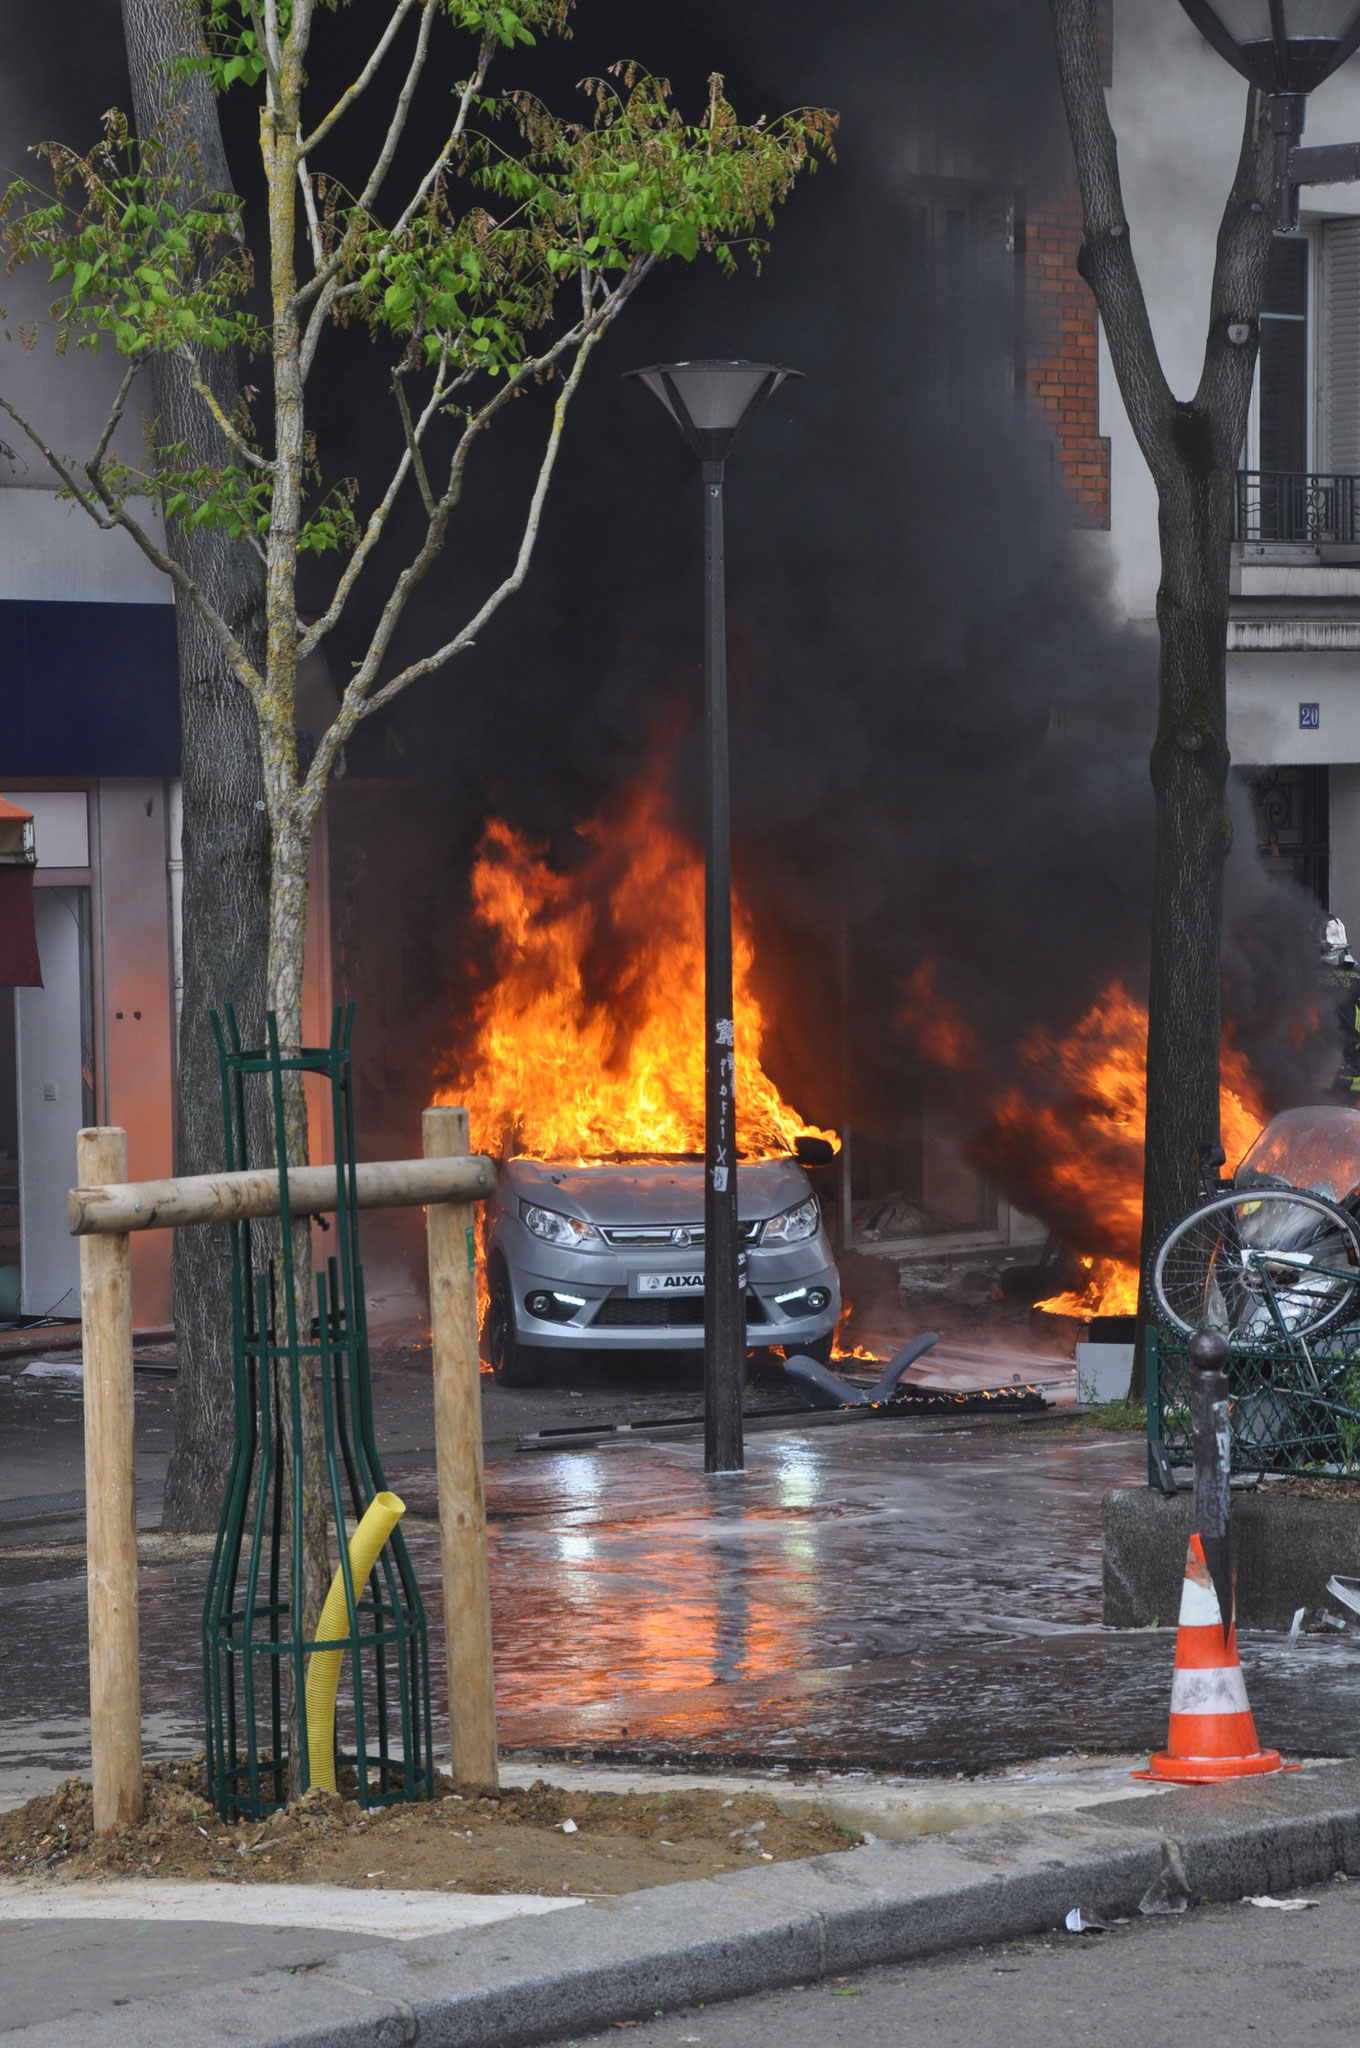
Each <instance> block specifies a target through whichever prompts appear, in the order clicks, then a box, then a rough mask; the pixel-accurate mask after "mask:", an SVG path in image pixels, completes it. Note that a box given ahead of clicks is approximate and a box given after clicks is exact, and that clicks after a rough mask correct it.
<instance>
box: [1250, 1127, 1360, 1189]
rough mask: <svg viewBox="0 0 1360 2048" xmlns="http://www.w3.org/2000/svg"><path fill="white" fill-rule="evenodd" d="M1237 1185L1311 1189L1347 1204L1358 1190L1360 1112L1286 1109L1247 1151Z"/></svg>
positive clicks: (1359, 1184) (1359, 1183)
mask: <svg viewBox="0 0 1360 2048" xmlns="http://www.w3.org/2000/svg"><path fill="white" fill-rule="evenodd" d="M1233 1186H1234V1187H1239V1188H1259V1187H1291V1188H1309V1189H1311V1190H1312V1192H1313V1193H1314V1194H1317V1195H1329V1196H1330V1197H1331V1199H1332V1200H1333V1201H1334V1202H1343V1201H1345V1199H1346V1197H1347V1196H1348V1195H1350V1194H1352V1193H1353V1192H1354V1191H1355V1189H1356V1188H1357V1187H1360V1111H1357V1110H1354V1109H1343V1108H1341V1107H1340V1105H1328V1106H1326V1107H1320V1106H1316V1105H1315V1106H1313V1107H1310V1108H1307V1109H1285V1110H1282V1111H1281V1112H1280V1114H1279V1116H1276V1117H1272V1118H1271V1120H1270V1122H1269V1123H1268V1124H1267V1125H1266V1127H1265V1129H1264V1130H1263V1131H1262V1132H1261V1135H1260V1137H1259V1138H1258V1139H1257V1140H1256V1143H1255V1144H1254V1145H1253V1146H1252V1148H1251V1150H1250V1151H1249V1152H1248V1153H1247V1155H1246V1157H1245V1159H1243V1161H1242V1164H1241V1165H1240V1166H1239V1167H1238V1169H1237V1172H1236V1173H1235V1174H1234V1175H1233Z"/></svg>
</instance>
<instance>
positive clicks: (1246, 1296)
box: [1148, 1188, 1360, 1343]
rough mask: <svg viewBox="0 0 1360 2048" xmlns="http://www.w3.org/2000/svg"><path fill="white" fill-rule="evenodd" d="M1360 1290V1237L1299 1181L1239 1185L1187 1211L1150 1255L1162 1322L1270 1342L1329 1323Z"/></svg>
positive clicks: (1151, 1287)
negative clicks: (1298, 1184)
mask: <svg viewBox="0 0 1360 2048" xmlns="http://www.w3.org/2000/svg"><path fill="white" fill-rule="evenodd" d="M1357 1289H1360V1235H1357V1233H1356V1228H1355V1225H1354V1223H1353V1222H1352V1221H1351V1219H1350V1217H1349V1216H1348V1215H1347V1214H1346V1212H1345V1210H1344V1209H1342V1208H1339V1207H1338V1205H1337V1204H1336V1203H1335V1202H1329V1201H1328V1200H1327V1199H1326V1197H1325V1196H1323V1195H1312V1194H1307V1193H1305V1192H1304V1191H1303V1190H1302V1189H1300V1188H1238V1189H1234V1190H1233V1191H1232V1192H1230V1193H1228V1194H1225V1195H1214V1196H1213V1197H1211V1199H1210V1200H1209V1201H1207V1202H1204V1203H1202V1204H1201V1206H1200V1207H1199V1208H1198V1209H1192V1210H1191V1211H1190V1214H1189V1215H1188V1216H1185V1217H1182V1219H1181V1221H1180V1222H1179V1223H1177V1224H1176V1225H1175V1226H1174V1228H1173V1229H1171V1230H1168V1232H1167V1234H1166V1236H1165V1237H1164V1238H1163V1239H1162V1241H1161V1243H1160V1244H1159V1245H1158V1246H1157V1248H1156V1250H1155V1251H1154V1252H1153V1254H1152V1257H1151V1259H1150V1260H1149V1261H1148V1292H1149V1294H1150V1295H1151V1297H1152V1302H1153V1306H1154V1309H1155V1312H1156V1315H1157V1319H1158V1321H1159V1322H1161V1323H1164V1324H1165V1325H1166V1326H1167V1327H1168V1328H1169V1329H1172V1330H1175V1331H1178V1332H1179V1333H1180V1334H1181V1335H1182V1336H1192V1335H1193V1334H1194V1332H1195V1331H1196V1330H1219V1331H1221V1332H1222V1334H1223V1335H1224V1336H1225V1337H1237V1338H1247V1339H1250V1340H1252V1341H1254V1342H1257V1343H1269V1342H1271V1341H1272V1340H1277V1341H1278V1340H1279V1339H1281V1338H1285V1337H1307V1336H1310V1335H1311V1334H1312V1333H1313V1332H1314V1331H1315V1330H1325V1329H1326V1328H1327V1326H1328V1324H1330V1323H1334V1322H1336V1320H1337V1318H1338V1317H1339V1316H1341V1315H1343V1314H1344V1313H1345V1311H1346V1310H1347V1309H1348V1308H1349V1307H1350V1305H1351V1303H1352V1302H1353V1301H1354V1299H1355V1296H1356V1292H1357Z"/></svg>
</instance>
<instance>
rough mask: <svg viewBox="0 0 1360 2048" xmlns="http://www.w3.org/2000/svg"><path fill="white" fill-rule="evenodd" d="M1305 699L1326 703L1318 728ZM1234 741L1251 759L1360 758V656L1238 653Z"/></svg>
mask: <svg viewBox="0 0 1360 2048" xmlns="http://www.w3.org/2000/svg"><path fill="white" fill-rule="evenodd" d="M1303 703H1306V704H1316V705H1317V706H1318V720H1319V723H1318V726H1317V728H1316V730H1305V729H1301V728H1300V725H1299V705H1300V704H1303ZM1228 746H1229V749H1230V750H1231V753H1232V757H1233V760H1234V761H1236V762H1238V763H1240V764H1243V765H1249V766H1251V767H1269V766H1271V765H1272V764H1274V763H1281V764H1285V763H1287V764H1289V765H1291V766H1292V765H1296V764H1309V763H1321V762H1324V761H1360V657H1357V656H1356V655H1355V654H1353V653H1344V652H1343V653H1337V654H1319V653H1316V652H1313V651H1311V650H1306V649H1305V650H1302V651H1300V652H1298V653H1293V654H1290V653H1280V654H1230V655H1229V656H1228Z"/></svg>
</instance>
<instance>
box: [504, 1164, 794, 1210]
mask: <svg viewBox="0 0 1360 2048" xmlns="http://www.w3.org/2000/svg"><path fill="white" fill-rule="evenodd" d="M501 1183H502V1186H503V1187H505V1188H507V1189H512V1190H513V1191H514V1193H515V1194H516V1195H518V1196H519V1197H520V1198H521V1199H522V1200H523V1201H526V1202H539V1203H541V1204H542V1205H543V1207H544V1208H545V1209H556V1210H557V1211H558V1212H559V1214H561V1215H564V1216H579V1217H581V1218H582V1219H583V1220H584V1221H585V1222H587V1223H604V1224H615V1225H622V1224H629V1223H636V1224H645V1223H655V1224H672V1225H674V1224H677V1223H698V1222H699V1221H700V1220H701V1219H702V1217H703V1213H704V1169H703V1167H702V1166H701V1165H700V1164H699V1163H698V1162H697V1161H695V1162H694V1163H692V1164H691V1163H690V1162H689V1161H687V1160H674V1161H671V1160H668V1161H665V1162H664V1163H662V1164H660V1165H654V1166H628V1165H618V1166H558V1165H554V1164H553V1162H552V1161H551V1160H544V1159H509V1160H507V1161H506V1163H505V1165H504V1166H503V1167H502V1168H501ZM811 1193H812V1183H811V1182H810V1181H809V1179H808V1177H807V1175H806V1174H805V1173H804V1171H803V1169H802V1167H801V1166H798V1165H797V1164H795V1162H794V1161H793V1160H791V1159H763V1160H760V1161H759V1162H757V1163H753V1164H751V1165H748V1166H739V1167H738V1169H737V1213H738V1215H739V1216H740V1217H741V1218H742V1220H743V1221H744V1222H749V1223H757V1222H761V1221H763V1220H764V1219H765V1218H766V1217H767V1216H779V1215H781V1214H782V1213H783V1211H784V1210H785V1209H792V1208H793V1206H794V1205H795V1203H797V1202H801V1201H804V1200H806V1198H807V1196H808V1195H810V1194H811Z"/></svg>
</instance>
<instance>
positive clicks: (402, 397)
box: [392, 371, 434, 519]
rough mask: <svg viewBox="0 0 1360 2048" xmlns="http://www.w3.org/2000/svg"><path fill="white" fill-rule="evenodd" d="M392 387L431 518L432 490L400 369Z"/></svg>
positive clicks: (422, 500) (418, 484)
mask: <svg viewBox="0 0 1360 2048" xmlns="http://www.w3.org/2000/svg"><path fill="white" fill-rule="evenodd" d="M392 389H393V391H394V392H395V394H396V400H397V411H398V412H399V413H400V414H401V430H402V432H403V434H404V435H405V436H406V447H407V450H408V452H409V454H410V457H411V467H412V469H413V470H414V471H415V477H416V486H417V488H418V490H419V492H420V502H421V504H422V505H423V506H424V507H425V512H426V516H427V518H430V519H433V518H434V492H433V491H432V490H431V489H430V479H429V477H428V476H427V475H426V474H425V458H424V456H423V455H422V454H421V452H420V443H419V442H418V441H417V439H416V437H415V432H414V429H413V428H412V426H411V408H410V407H409V406H408V405H407V403H406V392H405V390H404V389H403V387H402V381H401V372H400V371H398V372H397V374H396V375H395V376H394V377H393V379H392Z"/></svg>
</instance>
